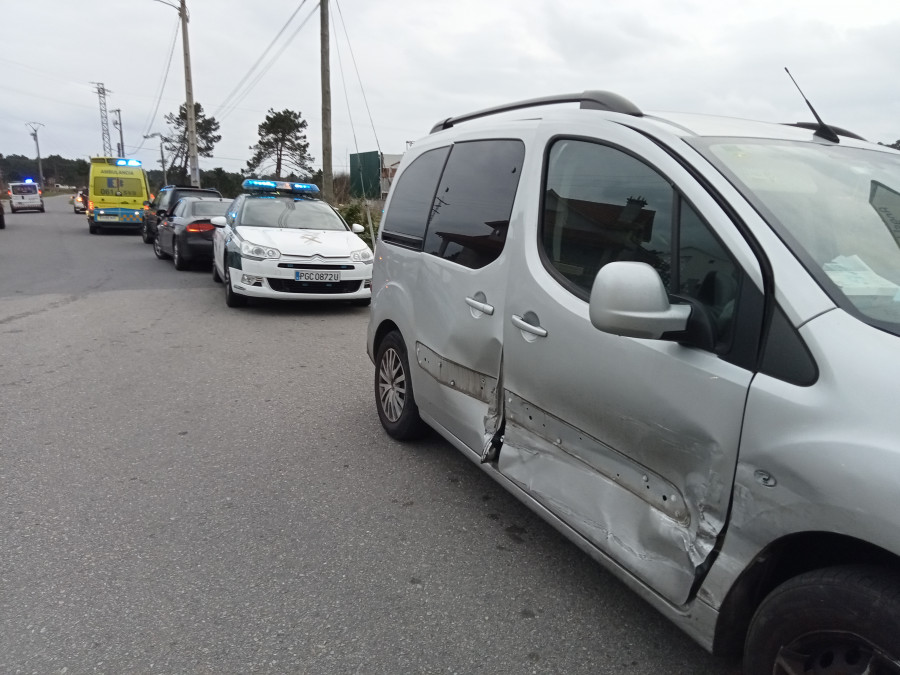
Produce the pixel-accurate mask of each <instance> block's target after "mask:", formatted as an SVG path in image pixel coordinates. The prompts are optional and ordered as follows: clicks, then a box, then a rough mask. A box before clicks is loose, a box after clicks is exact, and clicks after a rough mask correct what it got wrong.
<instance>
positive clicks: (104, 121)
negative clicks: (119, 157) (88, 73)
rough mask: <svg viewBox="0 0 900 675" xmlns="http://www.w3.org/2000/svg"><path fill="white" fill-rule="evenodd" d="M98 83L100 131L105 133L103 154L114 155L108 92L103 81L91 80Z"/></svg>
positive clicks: (105, 155) (106, 155)
mask: <svg viewBox="0 0 900 675" xmlns="http://www.w3.org/2000/svg"><path fill="white" fill-rule="evenodd" d="M91 84H96V85H97V97H98V98H99V99H100V132H101V134H102V135H103V156H104V157H112V143H111V142H110V140H109V116H108V115H107V113H106V95H107V94H108V93H111V92H108V91H107V90H106V87H104V86H103V83H102V82H91Z"/></svg>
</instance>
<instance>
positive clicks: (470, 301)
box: [466, 296, 494, 316]
mask: <svg viewBox="0 0 900 675" xmlns="http://www.w3.org/2000/svg"><path fill="white" fill-rule="evenodd" d="M466 304H467V305H468V306H469V307H471V308H472V309H477V310H478V311H479V312H481V313H482V314H487V315H488V316H493V314H494V306H493V305H489V304H487V303H486V302H478V300H476V299H475V298H470V297H468V296H467V297H466Z"/></svg>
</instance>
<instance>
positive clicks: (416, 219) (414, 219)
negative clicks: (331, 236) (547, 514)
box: [381, 146, 450, 248]
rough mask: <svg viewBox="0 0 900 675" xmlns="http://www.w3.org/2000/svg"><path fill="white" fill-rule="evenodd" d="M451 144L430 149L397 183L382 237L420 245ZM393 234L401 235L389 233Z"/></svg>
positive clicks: (386, 215) (410, 166)
mask: <svg viewBox="0 0 900 675" xmlns="http://www.w3.org/2000/svg"><path fill="white" fill-rule="evenodd" d="M448 152H450V146H447V147H445V148H437V149H436V150H430V151H428V152H426V153H425V154H423V155H422V156H421V157H419V158H417V159H416V160H415V161H414V162H413V163H412V164H410V165H409V167H407V169H406V170H405V171H404V172H403V173H402V174H401V175H400V178H399V180H398V181H397V182H396V183H395V185H394V193H393V195H392V196H391V207H390V208H389V209H388V211H387V213H386V214H385V216H384V222H383V223H382V225H381V230H382V239H383V240H384V241H389V242H393V243H405V244H408V245H412V246H414V247H415V248H421V246H422V239H423V238H424V236H425V227H426V226H427V225H428V216H429V214H430V213H431V204H432V201H433V200H434V191H435V190H436V189H437V182H438V179H439V178H440V177H441V170H442V169H443V168H444V161H445V160H446V159H447V153H448ZM390 235H400V236H399V237H398V236H393V237H392V236H390Z"/></svg>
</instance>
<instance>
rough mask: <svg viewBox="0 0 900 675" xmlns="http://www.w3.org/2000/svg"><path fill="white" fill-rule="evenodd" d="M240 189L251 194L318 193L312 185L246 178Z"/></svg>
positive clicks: (316, 187)
mask: <svg viewBox="0 0 900 675" xmlns="http://www.w3.org/2000/svg"><path fill="white" fill-rule="evenodd" d="M241 187H242V188H243V189H244V190H250V191H253V192H290V193H293V194H310V193H315V192H318V191H319V187H318V186H317V185H313V184H312V183H290V182H288V181H282V180H258V179H256V178H248V179H247V180H245V181H244V182H243V183H241Z"/></svg>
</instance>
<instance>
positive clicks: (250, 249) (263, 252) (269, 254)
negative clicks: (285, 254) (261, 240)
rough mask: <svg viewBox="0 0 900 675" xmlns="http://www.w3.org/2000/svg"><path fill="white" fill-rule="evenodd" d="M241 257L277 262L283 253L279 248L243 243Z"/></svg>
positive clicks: (248, 242)
mask: <svg viewBox="0 0 900 675" xmlns="http://www.w3.org/2000/svg"><path fill="white" fill-rule="evenodd" d="M241 256H242V257H244V258H254V259H256V260H267V259H273V260H275V259H278V258H280V257H281V251H279V250H278V249H277V248H269V247H267V246H260V245H259V244H254V243H253V242H250V241H242V242H241Z"/></svg>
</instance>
